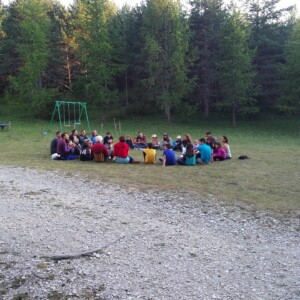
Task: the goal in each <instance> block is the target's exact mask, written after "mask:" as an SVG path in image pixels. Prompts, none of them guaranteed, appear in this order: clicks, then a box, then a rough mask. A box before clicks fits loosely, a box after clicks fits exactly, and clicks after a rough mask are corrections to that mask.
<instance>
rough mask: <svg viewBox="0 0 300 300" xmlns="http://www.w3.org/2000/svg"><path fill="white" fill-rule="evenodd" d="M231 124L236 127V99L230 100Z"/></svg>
mask: <svg viewBox="0 0 300 300" xmlns="http://www.w3.org/2000/svg"><path fill="white" fill-rule="evenodd" d="M232 126H233V128H234V129H235V128H236V101H233V102H232Z"/></svg>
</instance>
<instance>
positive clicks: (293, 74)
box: [277, 19, 300, 113]
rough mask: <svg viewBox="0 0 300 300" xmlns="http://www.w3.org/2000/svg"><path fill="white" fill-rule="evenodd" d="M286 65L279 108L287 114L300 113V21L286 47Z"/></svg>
mask: <svg viewBox="0 0 300 300" xmlns="http://www.w3.org/2000/svg"><path fill="white" fill-rule="evenodd" d="M285 59H286V63H285V65H284V66H283V68H282V74H283V79H284V81H283V83H282V86H281V98H280V101H279V103H278V105H277V108H278V109H279V110H280V111H282V112H286V113H298V112H300V97H299V95H300V19H297V21H296V24H295V27H294V31H293V34H292V36H291V37H290V39H289V40H288V42H287V44H286V46H285Z"/></svg>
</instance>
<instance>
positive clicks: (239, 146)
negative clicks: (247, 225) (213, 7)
mask: <svg viewBox="0 0 300 300" xmlns="http://www.w3.org/2000/svg"><path fill="white" fill-rule="evenodd" d="M4 121H6V120H4ZM11 121H12V124H13V126H12V131H11V132H8V131H7V129H4V130H1V129H0V139H1V152H0V161H1V164H2V165H13V166H21V167H28V168H36V169H42V170H58V171H62V172H66V173H68V174H75V173H76V174H77V175H79V176H76V180H95V181H96V182H99V181H105V182H111V183H116V184H118V185H121V186H123V187H127V188H138V189H141V190H147V191H152V190H168V191H170V190H171V191H172V190H173V191H182V194H183V195H185V196H186V197H187V198H188V197H194V198H195V199H205V200H207V199H212V200H211V201H214V202H219V203H222V204H224V203H225V205H235V204H239V205H242V206H244V207H247V209H250V210H253V211H256V210H259V211H260V210H268V211H271V212H274V213H280V214H285V215H288V214H292V215H298V216H299V212H300V210H299V208H300V205H299V204H300V184H299V179H300V176H299V175H300V158H299V157H300V155H299V154H300V151H299V147H300V139H299V132H300V131H299V130H300V122H299V121H298V120H297V119H284V118H282V117H276V116H275V117H274V118H270V119H268V120H256V121H248V122H240V123H238V128H237V129H235V130H234V129H232V127H231V124H230V123H227V122H225V121H222V120H210V121H205V120H201V119H198V120H197V119H187V120H181V121H180V122H177V123H172V124H167V123H166V122H165V121H164V119H159V118H157V119H156V120H152V119H151V118H149V117H147V118H140V119H138V118H135V119H130V120H121V121H120V122H121V132H119V130H118V129H117V131H118V132H115V125H114V122H113V120H111V122H108V123H105V124H103V127H102V132H101V134H102V135H105V133H106V131H107V130H109V131H111V132H112V134H113V136H114V138H115V141H116V140H117V138H118V136H119V135H120V133H121V134H123V135H126V134H131V135H132V136H135V135H136V134H137V132H138V131H139V130H141V131H143V132H144V133H145V134H146V136H147V137H148V138H150V136H151V134H152V133H156V134H157V135H158V136H159V137H160V138H161V137H162V134H163V132H164V131H167V132H168V133H169V134H170V136H171V137H172V138H175V137H176V135H178V134H180V135H182V136H183V135H184V134H185V133H190V134H191V136H192V139H196V138H198V139H199V138H201V137H204V133H205V131H206V130H211V131H212V133H213V135H214V136H216V137H217V138H218V139H219V138H220V137H221V135H227V136H228V137H229V143H230V146H231V151H232V155H233V159H231V160H230V161H223V162H216V163H214V164H212V165H208V166H201V165H197V166H195V167H185V166H174V167H166V168H162V167H161V165H160V164H159V162H158V163H157V164H156V165H154V166H153V165H144V164H140V165H118V164H115V163H113V162H108V163H100V164H99V163H94V162H80V161H65V162H62V161H51V160H50V154H49V145H50V141H51V139H52V138H53V136H54V133H55V131H56V130H58V129H59V128H58V124H54V126H53V128H52V129H51V131H50V132H48V135H47V136H43V135H42V134H41V128H44V129H45V128H48V126H49V123H48V122H41V121H34V120H29V121H13V120H11ZM2 122H3V121H2ZM116 122H117V123H118V122H119V120H116ZM91 123H92V128H91V129H97V130H98V133H100V130H101V125H100V123H99V124H97V122H96V121H93V120H92V122H91ZM84 127H86V125H85V124H82V126H79V128H78V129H82V128H84ZM66 131H68V132H69V131H71V128H70V127H69V128H66ZM242 154H246V155H248V156H249V157H250V158H251V159H249V160H244V161H242V160H238V159H237V158H238V156H240V155H242ZM131 155H132V156H133V157H134V158H135V159H137V160H142V151H138V150H135V151H131ZM158 156H159V157H160V156H161V152H159V153H158ZM53 188H55V187H53Z"/></svg>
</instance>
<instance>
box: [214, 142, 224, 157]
mask: <svg viewBox="0 0 300 300" xmlns="http://www.w3.org/2000/svg"><path fill="white" fill-rule="evenodd" d="M213 158H214V161H216V160H224V159H226V151H225V149H224V148H222V147H221V143H215V151H214V153H213Z"/></svg>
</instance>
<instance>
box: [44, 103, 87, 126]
mask: <svg viewBox="0 0 300 300" xmlns="http://www.w3.org/2000/svg"><path fill="white" fill-rule="evenodd" d="M86 105H87V103H86V102H69V101H60V100H58V101H55V107H54V110H53V113H52V117H51V121H50V126H49V131H50V129H51V128H52V126H53V120H54V117H55V114H56V112H57V114H58V120H59V127H60V130H61V131H63V126H64V127H71V109H73V111H74V113H73V116H74V119H73V120H74V123H73V124H74V128H73V129H75V128H76V125H81V120H82V117H83V116H85V119H86V122H87V126H88V130H89V131H91V127H90V122H89V117H88V113H87V107H86ZM76 113H78V118H76ZM62 117H63V122H62ZM66 118H68V120H67V121H66Z"/></svg>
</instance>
